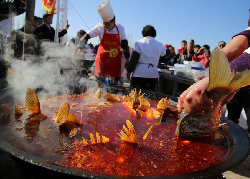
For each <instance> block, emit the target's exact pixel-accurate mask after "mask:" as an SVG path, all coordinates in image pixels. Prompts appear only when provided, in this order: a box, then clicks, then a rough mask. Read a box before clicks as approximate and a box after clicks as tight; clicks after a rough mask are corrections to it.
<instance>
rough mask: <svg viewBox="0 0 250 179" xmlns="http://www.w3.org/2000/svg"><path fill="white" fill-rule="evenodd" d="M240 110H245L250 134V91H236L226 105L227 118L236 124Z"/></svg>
mask: <svg viewBox="0 0 250 179" xmlns="http://www.w3.org/2000/svg"><path fill="white" fill-rule="evenodd" d="M242 109H244V110H245V113H246V116H247V126H248V132H250V89H246V90H240V91H238V92H237V93H236V94H235V95H234V97H233V98H232V99H231V101H230V102H229V103H227V110H228V118H229V119H231V120H232V121H234V122H235V123H236V124H238V123H239V118H240V114H241V111H242Z"/></svg>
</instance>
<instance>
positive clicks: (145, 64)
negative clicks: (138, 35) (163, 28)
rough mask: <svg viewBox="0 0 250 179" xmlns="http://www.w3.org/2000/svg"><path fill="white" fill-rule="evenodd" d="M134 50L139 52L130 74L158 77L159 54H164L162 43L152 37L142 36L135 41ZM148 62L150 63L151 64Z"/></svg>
mask: <svg viewBox="0 0 250 179" xmlns="http://www.w3.org/2000/svg"><path fill="white" fill-rule="evenodd" d="M134 51H136V52H138V53H139V54H140V58H139V62H138V64H137V65H136V68H135V71H134V72H133V75H132V76H133V77H142V78H158V77H159V73H158V67H157V65H158V62H159V59H160V56H164V55H165V54H166V49H165V47H164V45H163V44H162V43H160V42H158V41H156V40H155V39H154V38H153V37H144V38H143V39H141V40H138V41H137V42H136V43H135V49H134ZM149 64H152V65H153V66H152V65H149Z"/></svg>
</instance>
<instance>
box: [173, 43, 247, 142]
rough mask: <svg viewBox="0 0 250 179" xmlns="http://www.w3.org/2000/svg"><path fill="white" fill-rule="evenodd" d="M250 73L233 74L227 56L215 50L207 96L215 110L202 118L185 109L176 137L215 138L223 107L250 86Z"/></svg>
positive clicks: (206, 112) (205, 113) (178, 123)
mask: <svg viewBox="0 0 250 179" xmlns="http://www.w3.org/2000/svg"><path fill="white" fill-rule="evenodd" d="M249 76H250V71H249V70H247V71H244V72H240V73H234V72H231V69H230V65H229V62H228V60H227V58H226V56H225V54H224V53H223V52H222V51H220V50H219V49H217V48H216V49H215V50H214V51H213V53H212V57H211V60H210V73H209V86H208V88H207V94H208V96H209V98H211V99H212V100H213V109H212V110H210V111H205V112H204V115H202V116H195V115H190V114H188V113H187V111H186V110H185V109H184V110H183V111H182V113H181V115H180V118H179V120H178V122H177V128H176V131H175V135H176V136H181V137H183V138H204V137H208V136H214V134H215V132H216V131H217V130H218V127H219V124H220V117H221V110H222V107H223V106H224V105H225V104H226V103H228V102H229V101H230V100H231V99H232V97H233V96H234V94H235V93H236V92H237V91H238V90H239V89H240V88H242V87H244V86H248V85H250V78H249Z"/></svg>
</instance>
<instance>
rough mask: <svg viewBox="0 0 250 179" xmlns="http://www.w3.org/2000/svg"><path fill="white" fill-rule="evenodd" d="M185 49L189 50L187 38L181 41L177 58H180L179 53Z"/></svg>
mask: <svg viewBox="0 0 250 179" xmlns="http://www.w3.org/2000/svg"><path fill="white" fill-rule="evenodd" d="M185 50H187V41H186V40H183V41H182V42H181V48H180V49H178V50H177V54H176V56H177V58H179V55H180V54H181V53H182V52H184V51H185Z"/></svg>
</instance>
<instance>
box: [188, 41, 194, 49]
mask: <svg viewBox="0 0 250 179" xmlns="http://www.w3.org/2000/svg"><path fill="white" fill-rule="evenodd" d="M189 44H192V45H193V48H194V39H191V40H189Z"/></svg>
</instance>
